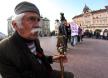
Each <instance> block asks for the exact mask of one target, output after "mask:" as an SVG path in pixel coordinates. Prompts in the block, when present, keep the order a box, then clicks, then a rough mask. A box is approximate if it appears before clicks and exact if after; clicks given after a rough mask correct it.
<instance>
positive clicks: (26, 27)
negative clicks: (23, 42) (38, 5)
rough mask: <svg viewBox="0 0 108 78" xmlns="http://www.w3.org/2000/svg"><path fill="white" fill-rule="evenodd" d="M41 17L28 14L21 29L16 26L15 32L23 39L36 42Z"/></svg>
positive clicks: (25, 15) (23, 19)
mask: <svg viewBox="0 0 108 78" xmlns="http://www.w3.org/2000/svg"><path fill="white" fill-rule="evenodd" d="M39 21H40V16H39V15H37V14H36V13H33V12H26V13H25V14H24V16H23V18H22V22H21V27H18V26H17V24H16V27H14V28H15V30H16V31H17V32H18V33H19V35H20V36H21V37H23V38H26V39H29V40H35V39H36V38H37V36H38V29H40V27H39Z"/></svg>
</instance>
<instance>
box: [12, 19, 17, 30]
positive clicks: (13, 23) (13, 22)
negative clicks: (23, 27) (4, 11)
mask: <svg viewBox="0 0 108 78" xmlns="http://www.w3.org/2000/svg"><path fill="white" fill-rule="evenodd" d="M12 26H13V28H14V29H15V30H16V29H17V23H16V22H15V21H12Z"/></svg>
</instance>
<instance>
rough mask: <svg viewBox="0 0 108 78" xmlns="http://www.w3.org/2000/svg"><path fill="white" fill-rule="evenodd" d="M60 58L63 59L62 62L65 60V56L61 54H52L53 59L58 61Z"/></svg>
mask: <svg viewBox="0 0 108 78" xmlns="http://www.w3.org/2000/svg"><path fill="white" fill-rule="evenodd" d="M60 59H63V63H66V62H67V57H66V56H65V55H63V54H60V55H55V56H53V61H54V62H57V63H59V62H60Z"/></svg>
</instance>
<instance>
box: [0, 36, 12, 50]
mask: <svg viewBox="0 0 108 78" xmlns="http://www.w3.org/2000/svg"><path fill="white" fill-rule="evenodd" d="M9 41H10V37H7V38H5V39H3V40H1V41H0V49H3V48H6V47H8V45H9Z"/></svg>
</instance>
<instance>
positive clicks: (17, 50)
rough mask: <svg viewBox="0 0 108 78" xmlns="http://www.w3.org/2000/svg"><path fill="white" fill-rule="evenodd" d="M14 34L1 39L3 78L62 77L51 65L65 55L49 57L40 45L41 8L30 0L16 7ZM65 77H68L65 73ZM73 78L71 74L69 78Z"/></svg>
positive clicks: (0, 73)
mask: <svg viewBox="0 0 108 78" xmlns="http://www.w3.org/2000/svg"><path fill="white" fill-rule="evenodd" d="M14 11H15V17H14V18H13V19H12V26H13V28H14V30H15V32H14V33H13V35H12V36H10V37H8V38H6V39H4V40H2V41H1V42H0V75H1V77H2V78H60V77H59V75H58V74H59V73H58V72H57V71H54V70H53V69H52V67H51V65H50V64H52V63H53V62H58V61H59V59H61V58H63V60H64V61H66V60H67V59H66V56H64V55H56V56H46V55H44V51H43V49H42V48H41V46H40V41H39V39H38V32H39V30H40V27H39V21H40V12H39V9H38V8H37V7H36V5H34V4H33V3H30V2H26V1H23V2H20V3H19V4H18V5H17V6H16V7H15V9H14ZM66 78H69V77H67V76H66ZM70 78H72V77H70Z"/></svg>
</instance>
